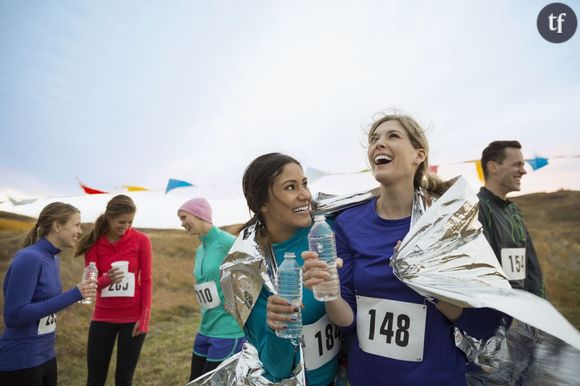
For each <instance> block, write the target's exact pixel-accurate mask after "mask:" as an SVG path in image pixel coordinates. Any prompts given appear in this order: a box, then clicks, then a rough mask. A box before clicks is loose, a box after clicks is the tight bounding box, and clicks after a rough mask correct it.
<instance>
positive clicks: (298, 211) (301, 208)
mask: <svg viewBox="0 0 580 386" xmlns="http://www.w3.org/2000/svg"><path fill="white" fill-rule="evenodd" d="M308 209H309V208H308V205H304V206H301V207H300V208H295V209H293V210H292V212H294V213H302V212H306V211H308Z"/></svg>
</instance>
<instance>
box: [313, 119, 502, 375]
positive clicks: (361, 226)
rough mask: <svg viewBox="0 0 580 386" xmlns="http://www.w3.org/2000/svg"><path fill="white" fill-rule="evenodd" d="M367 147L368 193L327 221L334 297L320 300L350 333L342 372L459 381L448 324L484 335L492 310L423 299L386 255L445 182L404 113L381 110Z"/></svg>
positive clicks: (316, 270) (316, 273)
mask: <svg viewBox="0 0 580 386" xmlns="http://www.w3.org/2000/svg"><path fill="white" fill-rule="evenodd" d="M367 156H368V160H369V163H370V165H371V169H372V171H373V174H374V177H375V179H376V180H377V182H379V183H380V186H379V189H378V196H377V197H375V198H373V199H371V200H370V201H367V202H365V203H363V204H361V205H358V206H355V207H353V208H350V209H346V210H345V211H344V212H342V213H341V214H339V215H338V217H337V218H336V223H335V231H336V245H337V253H338V256H339V257H340V258H341V259H342V260H343V266H342V268H341V269H340V270H339V275H340V283H341V296H339V297H338V299H336V300H333V301H329V302H326V303H325V305H326V311H327V313H328V315H329V317H330V319H331V320H332V321H333V322H334V323H335V324H336V325H338V326H340V327H342V332H343V334H345V335H347V336H350V337H351V338H350V345H349V347H348V348H347V355H348V378H349V381H350V384H351V385H352V386H364V385H376V386H381V385H400V386H406V385H433V386H456V385H461V386H463V385H465V384H466V381H465V373H466V357H465V355H464V353H463V352H462V351H461V350H459V349H458V348H457V347H456V346H455V343H454V338H453V328H454V327H455V326H457V327H459V328H461V329H462V330H464V331H467V332H468V333H470V335H472V336H476V337H484V336H491V335H493V333H494V330H495V328H496V327H497V326H498V325H499V322H500V319H501V316H502V314H501V313H499V312H496V311H494V310H490V309H461V308H458V307H455V306H453V305H451V304H449V303H446V302H444V301H438V302H436V304H433V303H431V302H429V301H427V299H425V298H424V297H423V296H421V295H419V294H418V293H416V292H415V291H413V290H412V289H411V288H409V287H407V286H406V285H405V284H403V282H401V281H400V280H399V279H397V277H396V276H395V275H394V274H393V269H392V267H391V266H390V265H389V259H390V257H391V256H392V255H393V252H394V250H395V248H396V246H397V243H398V242H400V241H401V240H403V238H404V237H405V235H406V234H407V232H408V231H409V228H410V226H411V215H412V212H413V206H414V202H415V201H416V200H422V199H425V201H426V204H427V205H428V202H429V200H430V199H431V198H437V197H438V196H440V195H442V194H443V193H444V192H445V190H446V188H447V186H446V185H447V184H446V183H443V182H442V181H441V180H439V179H438V178H437V177H436V176H434V175H431V174H430V173H429V172H428V171H427V170H428V156H429V144H428V142H427V138H426V136H425V133H424V131H423V129H422V128H421V127H420V126H419V124H418V123H417V122H416V121H415V120H414V119H413V118H411V117H409V116H406V115H398V114H391V115H385V116H383V117H381V118H380V119H378V120H376V121H375V122H374V123H373V124H372V125H371V128H370V130H369V133H368V151H367ZM303 257H304V259H305V264H304V267H303V270H304V278H305V285H306V286H308V287H311V286H313V285H316V284H318V283H320V282H321V281H322V280H324V278H325V277H326V275H327V274H326V272H325V270H323V268H324V267H325V266H326V264H325V263H324V262H321V261H319V260H318V256H317V254H316V253H314V252H306V253H304V255H303Z"/></svg>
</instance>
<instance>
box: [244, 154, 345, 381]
mask: <svg viewBox="0 0 580 386" xmlns="http://www.w3.org/2000/svg"><path fill="white" fill-rule="evenodd" d="M242 185H243V186H242V188H243V191H244V196H245V198H246V202H247V204H248V207H249V209H250V211H251V213H253V217H252V219H251V220H250V221H249V222H248V223H247V224H246V226H245V229H244V230H242V232H241V233H240V237H243V235H244V233H245V232H246V230H247V229H248V228H249V227H251V226H255V227H256V228H255V229H256V234H257V239H258V242H259V244H260V248H261V249H262V250H263V251H267V253H271V255H272V256H273V258H274V259H275V263H276V265H277V266H280V264H281V263H282V262H283V260H284V253H285V252H294V254H295V255H296V257H297V258H296V261H297V262H298V264H300V265H302V258H301V257H300V254H301V253H302V252H303V251H305V250H307V249H308V232H309V230H310V226H311V223H312V220H311V217H310V201H311V194H310V190H309V189H308V182H307V179H306V176H305V175H304V172H303V170H302V166H301V165H300V163H299V162H298V161H296V160H295V159H294V158H292V157H290V156H287V155H284V154H280V153H269V154H264V155H262V156H260V157H258V158H256V159H255V160H254V161H252V162H251V163H250V165H249V166H248V167H247V168H246V171H245V173H244V176H243V179H242ZM302 303H303V305H304V307H303V309H302V321H303V324H304V331H305V334H304V339H305V342H304V358H305V359H304V361H305V367H306V379H307V382H308V384H309V385H310V386H327V385H332V384H333V382H334V377H335V374H336V370H337V353H338V349H339V344H338V342H335V333H336V330H335V327H334V326H333V325H332V324H331V323H330V322H328V318H327V317H326V312H325V310H324V303H322V302H319V301H317V300H315V299H314V296H313V294H312V291H310V290H309V289H307V288H304V289H303V297H302ZM297 311H298V309H295V308H294V307H293V306H291V305H289V304H288V302H286V300H284V299H283V298H282V297H280V296H278V295H273V294H272V293H271V292H270V290H269V289H268V288H267V286H266V285H265V284H264V285H262V288H261V292H260V294H259V296H258V298H257V299H255V304H253V308H252V310H251V313H250V315H249V317H248V319H247V320H246V322H245V325H244V331H245V333H246V338H247V339H248V341H249V342H250V343H252V344H253V345H254V346H255V347H256V348H257V350H258V354H259V357H260V360H261V361H262V363H263V365H264V370H265V375H266V377H267V378H269V379H270V380H271V381H281V380H282V379H285V378H289V377H291V376H292V372H293V370H295V369H296V366H297V365H298V364H299V363H300V352H299V350H297V348H296V347H295V346H294V345H293V344H292V343H291V341H290V340H288V339H283V338H280V337H278V336H277V335H276V332H275V331H276V330H281V329H284V328H285V327H286V326H285V324H284V323H285V322H287V321H289V320H291V315H292V314H293V313H295V312H297ZM328 331H330V339H332V341H333V344H332V345H327V344H322V345H320V344H319V343H320V342H318V341H317V340H316V339H317V338H316V337H317V336H318V338H319V339H320V338H321V336H324V334H325V333H328ZM321 334H322V335H321ZM337 340H338V339H337ZM320 347H322V350H319V348H320Z"/></svg>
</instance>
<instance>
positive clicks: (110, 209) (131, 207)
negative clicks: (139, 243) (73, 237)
mask: <svg viewBox="0 0 580 386" xmlns="http://www.w3.org/2000/svg"><path fill="white" fill-rule="evenodd" d="M136 211H137V207H136V206H135V203H134V202H133V200H132V199H131V197H129V196H125V195H124V194H119V195H117V196H115V197H113V198H111V200H110V201H109V202H108V203H107V209H106V210H105V213H103V214H102V215H100V216H99V217H98V218H97V221H95V226H94V227H93V229H92V230H91V231H90V232H89V233H87V234H85V235H84V236H83V238H82V239H81V241H79V244H78V246H77V248H76V250H75V256H80V255H84V254H85V253H87V251H88V250H89V249H90V248H91V247H92V246H93V244H94V243H95V242H96V241H97V239H98V238H99V237H100V236H101V235H104V234H105V233H106V232H107V231H108V230H109V222H108V221H107V219H109V218H115V217H117V216H120V215H122V214H126V213H135V212H136Z"/></svg>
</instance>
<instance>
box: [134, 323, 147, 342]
mask: <svg viewBox="0 0 580 386" xmlns="http://www.w3.org/2000/svg"><path fill="white" fill-rule="evenodd" d="M143 334H146V332H145V331H139V321H136V322H135V325H134V326H133V333H132V334H131V336H132V337H133V338H134V337H136V336H138V335H143Z"/></svg>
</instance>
